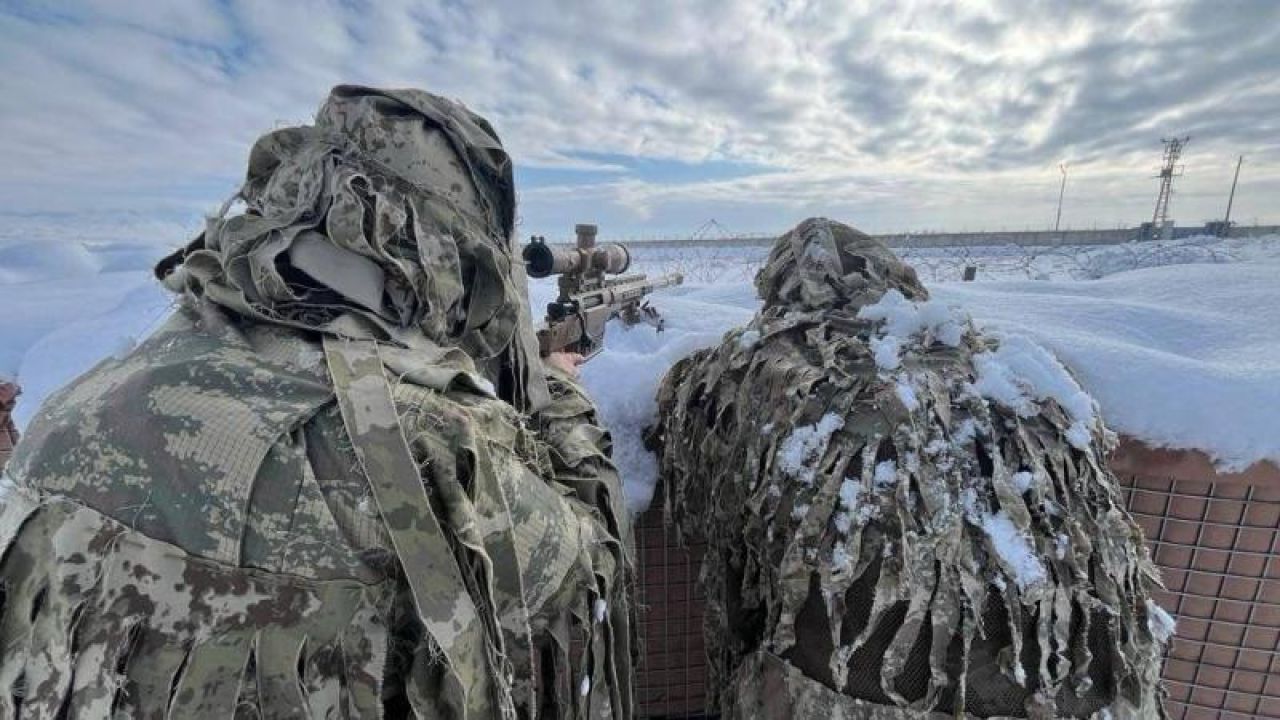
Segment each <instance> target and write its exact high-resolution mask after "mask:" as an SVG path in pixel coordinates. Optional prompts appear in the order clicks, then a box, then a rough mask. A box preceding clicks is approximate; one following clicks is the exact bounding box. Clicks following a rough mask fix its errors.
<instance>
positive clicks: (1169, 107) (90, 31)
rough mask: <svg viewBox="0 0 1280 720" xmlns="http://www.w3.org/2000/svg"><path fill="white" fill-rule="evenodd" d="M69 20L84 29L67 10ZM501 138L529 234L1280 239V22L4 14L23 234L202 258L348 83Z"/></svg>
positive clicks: (1011, 13) (1262, 14)
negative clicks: (1181, 167)
mask: <svg viewBox="0 0 1280 720" xmlns="http://www.w3.org/2000/svg"><path fill="white" fill-rule="evenodd" d="M54 8H56V9H54ZM341 82H355V83H366V84H380V85H386V86H413V87H421V88H425V89H429V90H432V91H434V92H436V93H440V94H445V95H449V96H452V97H456V98H458V99H460V100H462V101H463V102H465V103H466V104H467V105H469V106H470V107H472V108H473V109H475V110H477V111H479V112H481V113H482V114H484V115H486V116H487V117H489V119H490V120H491V121H492V122H493V123H494V125H495V126H496V127H497V128H498V131H499V133H500V134H501V135H502V137H503V139H504V141H505V142H506V144H507V146H508V148H509V150H510V151H511V153H512V155H513V156H514V157H515V159H516V164H517V180H518V183H519V187H520V199H521V209H520V215H521V218H522V227H521V233H522V234H529V233H541V234H547V235H551V236H563V235H566V234H567V233H568V232H569V230H570V228H571V226H572V224H573V223H574V222H583V221H596V222H598V223H600V224H601V225H602V226H603V230H604V232H605V233H606V234H609V235H616V236H622V237H634V236H642V235H662V234H682V233H683V234H686V235H687V234H689V233H691V232H693V231H694V230H695V229H696V228H698V227H699V226H700V225H702V224H703V223H704V222H706V221H707V220H709V219H713V218H714V219H715V220H717V221H718V223H719V225H720V226H723V227H725V228H728V229H729V230H731V231H737V232H750V231H762V232H765V231H777V230H781V229H785V228H786V227H789V226H790V225H792V224H793V223H795V222H796V221H798V220H799V219H801V218H803V217H806V216H809V215H814V214H824V215H828V216H831V217H836V218H839V219H841V220H844V221H847V222H850V223H852V224H854V225H857V226H859V227H862V228H863V229H866V230H869V231H873V232H887V231H910V230H921V229H950V230H962V229H969V230H977V229H1000V228H1010V229H1013V228H1023V227H1028V226H1030V227H1045V226H1051V225H1052V223H1053V216H1054V210H1055V203H1056V200H1057V193H1058V182H1059V178H1060V175H1059V172H1058V165H1059V163H1063V162H1065V163H1068V167H1069V177H1068V185H1067V192H1066V203H1065V210H1064V213H1063V223H1064V225H1068V226H1073V227H1089V226H1093V225H1097V226H1112V227H1114V226H1117V225H1121V224H1124V225H1132V224H1136V223H1138V222H1140V221H1142V220H1146V219H1150V215H1151V210H1152V206H1153V204H1154V200H1155V194H1156V187H1157V182H1156V180H1154V179H1152V177H1151V176H1152V175H1153V173H1154V171H1155V168H1156V166H1157V165H1158V163H1159V159H1160V150H1161V146H1160V138H1161V137H1162V136H1168V135H1174V134H1177V135H1183V134H1188V135H1191V136H1192V139H1191V142H1190V144H1189V146H1188V149H1187V152H1186V153H1185V155H1184V161H1185V166H1186V172H1185V175H1184V176H1183V177H1182V178H1181V179H1180V181H1179V183H1178V185H1177V190H1178V192H1177V194H1176V195H1175V198H1174V203H1173V215H1174V216H1175V217H1176V218H1177V219H1178V221H1179V222H1180V223H1183V224H1192V223H1200V222H1203V221H1204V220H1206V219H1211V218H1217V217H1220V216H1221V214H1222V212H1223V210H1224V207H1225V204H1226V193H1227V190H1228V188H1229V185H1230V179H1231V172H1232V170H1233V169H1234V164H1235V158H1236V156H1237V155H1238V154H1244V155H1245V156H1246V159H1245V165H1244V171H1243V173H1242V175H1241V190H1240V192H1239V194H1238V195H1237V198H1236V206H1235V210H1234V211H1233V215H1234V216H1235V217H1236V218H1237V219H1239V220H1241V221H1244V222H1249V221H1252V220H1254V219H1256V220H1258V221H1261V222H1271V223H1280V200H1278V199H1280V2H1273V1H1271V0H1256V1H1241V2H1231V1H1229V0H1201V1H1197V2H1165V1H1162V0H1153V1H1147V0H1142V1H1140V0H1124V1H1123V2H1079V3H1073V2H1033V1H1029V0H1008V1H1006V2H981V3H978V2H975V3H963V4H961V3H948V4H936V3H924V2H910V1H903V0H898V1H896V2H891V3H883V4H881V3H864V2H849V1H847V0H843V1H840V0H838V1H836V2H830V3H824V2H793V1H791V0H776V1H773V2H764V1H760V2H752V1H748V0H715V1H711V2H670V3H666V2H654V1H646V2H623V3H608V2H591V1H586V0H579V1H578V2H574V3H568V2H562V3H553V2H543V1H541V0H522V1H520V2H512V3H490V2H484V3H476V4H470V3H466V2H457V1H456V0H449V1H447V2H440V3H436V2H400V1H398V0H378V1H377V2H370V3H363V2H357V1H355V0H347V1H346V2H308V3H294V2H286V1H282V0H270V1H266V0H264V1H263V2H241V1H240V0H183V1H181V2H179V1H169V2H155V3H150V2H143V1H142V0H131V1H129V2H119V1H117V0H101V1H100V2H59V3H57V4H52V3H43V2H32V3H27V2H21V1H19V2H13V1H12V0H0V157H2V158H3V159H2V160H0V240H13V239H24V238H27V239H29V238H49V239H51V240H52V239H68V238H72V239H80V240H103V239H137V240H144V241H148V242H158V243H167V244H173V243H176V242H180V241H182V239H183V236H184V235H185V234H186V233H188V232H190V230H191V229H193V228H195V227H196V226H197V225H198V223H199V219H200V217H201V216H202V214H204V213H206V212H208V211H210V210H211V209H213V208H215V207H216V206H217V205H218V204H219V203H220V201H221V200H222V199H223V198H224V197H226V196H227V195H228V194H230V193H231V192H232V191H233V190H234V188H235V187H236V185H237V183H238V180H239V178H240V176H241V173H242V169H243V164H244V161H245V158H246V156H247V153H248V148H249V146H250V144H251V143H252V142H253V140H254V139H255V138H256V137H257V136H258V135H260V134H261V133H263V132H265V131H268V130H271V129H273V128H275V127H279V126H282V125H289V124H299V123H305V122H307V121H308V119H309V117H310V116H311V113H312V112H314V110H315V109H316V108H317V107H318V106H319V104H320V102H321V101H322V100H323V98H324V96H325V94H326V91H327V90H328V88H329V87H330V86H332V85H334V84H336V83H341Z"/></svg>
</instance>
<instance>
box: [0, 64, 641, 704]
mask: <svg viewBox="0 0 1280 720" xmlns="http://www.w3.org/2000/svg"><path fill="white" fill-rule="evenodd" d="M239 198H240V199H242V200H243V203H244V207H245V209H244V212H243V213H242V214H239V215H235V216H228V215H227V212H226V209H224V212H223V213H222V214H221V215H220V216H219V217H215V218H212V219H211V220H210V221H209V223H208V226H207V228H206V230H205V232H204V233H203V234H202V235H201V236H200V237H198V238H197V239H196V240H195V241H194V242H192V243H191V244H190V245H189V246H187V247H186V248H185V250H183V251H181V252H179V253H176V254H175V255H174V256H172V257H170V258H168V259H166V260H165V261H162V262H161V264H160V265H159V266H158V268H157V274H158V275H159V276H160V278H161V279H162V280H163V282H164V284H165V285H166V286H167V287H168V288H170V289H171V290H173V291H174V292H175V293H177V295H178V297H179V306H178V309H177V311H176V312H175V313H174V314H173V316H172V317H171V318H170V319H169V320H168V322H167V324H165V325H164V326H163V327H162V328H161V329H160V330H159V331H158V332H156V333H155V334H154V335H153V336H151V337H150V338H148V339H147V340H146V341H144V342H143V343H141V344H140V345H139V346H138V348H137V349H136V350H135V351H133V352H132V353H130V354H129V355H128V356H126V357H122V358H116V359H108V360H106V361H104V362H103V363H101V364H100V365H98V366H97V367H95V368H94V369H93V370H91V371H90V372H89V373H87V374H86V375H84V376H83V377H81V378H79V379H78V380H76V381H75V382H73V383H72V384H70V385H69V386H68V387H66V388H65V389H63V390H62V391H60V392H59V393H57V394H56V395H54V396H53V397H51V398H50V399H49V401H48V402H46V403H45V405H44V407H43V409H42V410H41V411H40V414H39V417H38V418H36V419H35V421H34V422H33V423H32V424H31V426H30V428H29V430H28V432H27V435H26V437H25V438H24V440H23V441H22V442H21V443H20V444H19V446H18V449H17V452H16V454H15V455H14V457H13V460H12V462H11V464H10V466H9V472H8V474H9V476H10V477H11V478H12V481H13V484H14V487H11V488H9V489H8V490H7V491H6V494H5V496H4V498H3V505H2V508H3V510H2V512H0V553H3V555H2V560H0V588H2V589H3V605H0V647H3V653H2V654H0V717H5V718H14V717H17V718H23V717H54V716H55V715H56V716H58V717H64V716H65V717H70V718H105V717H109V716H112V717H138V718H159V717H166V716H167V717H175V718H225V717H232V716H235V717H263V718H283V717H325V718H339V717H341V718H348V717H349V718H356V717H359V718H375V717H417V718H437V717H440V718H444V717H447V718H473V719H482V718H513V717H532V716H533V715H535V714H538V715H539V716H543V717H553V718H554V717H591V718H628V717H630V715H631V702H632V701H631V688H630V677H631V671H630V661H631V638H632V626H631V622H632V621H631V618H632V611H631V608H630V607H629V605H628V602H627V590H628V588H627V584H628V580H627V579H628V577H629V572H630V570H629V563H630V557H629V551H628V549H627V548H628V543H629V538H628V533H629V530H628V524H627V523H628V520H627V517H626V515H625V511H624V510H623V507H622V499H623V497H622V492H621V488H620V487H619V482H618V477H617V474H616V472H615V470H614V469H613V466H612V465H611V463H610V460H609V458H608V438H607V435H606V434H605V433H604V432H603V431H602V430H601V429H600V427H599V426H598V423H597V422H596V419H595V413H594V410H593V407H592V405H591V403H590V402H589V401H588V400H587V398H586V397H585V396H584V395H583V392H582V390H581V388H580V387H579V386H578V385H577V384H575V382H574V381H573V380H572V379H571V378H570V377H569V376H568V374H566V373H563V372H560V371H558V370H555V369H550V368H549V367H548V366H545V365H544V364H543V361H542V360H541V359H540V358H539V357H538V352H537V344H536V339H535V337H534V335H533V332H532V328H531V326H530V319H529V312H528V308H527V300H526V296H525V293H526V287H525V279H524V275H523V268H522V265H521V263H520V262H519V261H513V253H512V245H511V242H512V236H513V225H514V213H515V196H514V191H513V187H512V174H511V163H510V160H509V158H508V156H507V155H506V153H505V152H504V151H503V149H502V145H501V144H500V142H499V141H498V138H497V136H496V135H495V133H494V131H493V129H492V128H491V127H490V126H489V124H488V123H487V122H485V121H484V120H483V119H482V118H480V117H478V116H476V115H474V114H472V113H471V112H469V111H468V110H466V109H465V108H464V107H462V106H461V105H459V104H457V103H454V102H451V101H449V100H445V99H442V98H439V97H436V96H434V95H430V94H427V93H424V92H420V91H414V90H395V91H384V90H375V89H371V88H362V87H352V86H340V87H337V88H335V89H334V91H333V93H332V94H331V95H330V97H329V99H328V101H327V102H326V103H325V104H324V106H323V107H322V108H321V109H320V111H319V113H318V115H317V117H316V120H315V124H314V125H313V126H304V127H293V128H288V129H282V130H279V131H276V132H272V133H270V134H268V135H266V136H264V137H263V138H261V139H260V140H259V141H258V142H257V144H256V145H255V146H254V148H253V150H252V153H251V155H250V158H249V169H248V176H247V180H246V182H245V184H244V186H243V188H242V189H241V190H240V192H239ZM60 713H63V714H60Z"/></svg>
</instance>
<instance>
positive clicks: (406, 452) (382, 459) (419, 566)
mask: <svg viewBox="0 0 1280 720" xmlns="http://www.w3.org/2000/svg"><path fill="white" fill-rule="evenodd" d="M324 350H325V356H326V358H327V360H328V364H329V371H330V373H331V374H332V376H333V384H334V391H335V392H336V394H337V397H338V407H339V409H340V410H341V412H342V419H343V422H344V423H345V425H346V427H347V432H348V433H349V434H350V436H351V442H352V446H353V448H354V450H355V454H356V457H357V458H358V459H359V461H360V466H361V469H362V470H363V471H364V474H365V476H366V477H367V478H368V480H369V486H370V488H372V490H373V497H374V500H375V501H376V502H377V503H378V510H379V512H380V513H381V515H382V520H383V522H384V523H386V527H387V530H388V532H389V534H390V536H391V541H392V544H393V546H394V547H395V551H396V555H397V556H398V557H399V559H400V565H401V567H402V568H403V569H404V575H405V578H406V580H407V581H408V585H409V590H410V592H411V593H412V596H413V602H414V606H415V609H416V610H417V612H418V617H419V618H420V619H421V620H422V624H423V625H424V627H425V629H426V632H427V633H428V634H429V635H430V636H431V639H432V640H433V641H434V643H435V645H436V647H438V648H439V649H440V652H441V653H442V655H443V657H442V658H441V660H442V661H443V663H444V665H445V676H446V686H447V687H449V688H450V689H451V690H453V691H454V692H457V693H458V694H459V698H458V700H460V702H459V705H460V706H461V707H462V709H463V713H464V714H463V717H466V716H467V715H470V716H472V717H479V718H489V717H508V718H510V717H514V714H515V710H514V708H513V707H512V704H511V700H510V694H509V693H508V692H506V691H505V687H506V684H507V683H506V679H505V678H504V677H503V674H502V671H501V670H500V669H499V668H500V667H501V666H502V663H500V662H498V658H497V657H496V654H497V651H496V650H495V649H494V648H493V647H492V644H491V641H490V639H489V638H488V637H486V632H485V627H484V623H483V622H482V621H481V619H480V616H479V614H478V612H477V610H476V606H475V603H474V602H473V600H472V597H471V593H470V592H469V591H468V588H467V583H466V581H465V579H464V578H463V575H462V572H461V570H460V569H459V568H458V563H457V560H456V558H455V556H454V550H453V548H452V546H451V545H450V544H449V541H448V539H447V538H446V537H445V533H444V529H443V528H441V526H440V522H439V519H438V518H437V517H436V515H435V513H434V512H433V511H432V509H431V503H430V500H429V499H428V498H427V492H426V488H425V486H424V485H423V481H422V478H421V477H420V476H419V473H418V466H417V464H416V463H415V462H414V460H413V454H412V452H411V451H410V449H409V445H408V443H407V442H406V441H405V438H404V433H403V432H402V431H401V428H400V422H399V418H398V415H397V414H396V408H395V402H394V400H393V399H392V397H391V390H390V388H389V387H388V386H387V381H386V376H385V374H384V372H383V364H382V360H381V358H380V357H379V356H378V348H377V344H376V343H374V342H371V341H367V340H361V341H346V340H338V339H335V338H332V337H328V336H326V337H325V338H324Z"/></svg>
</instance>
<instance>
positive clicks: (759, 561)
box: [658, 219, 1169, 720]
mask: <svg viewBox="0 0 1280 720" xmlns="http://www.w3.org/2000/svg"><path fill="white" fill-rule="evenodd" d="M756 287H757V289H758V291H759V293H760V296H761V298H762V299H763V300H764V307H763V309H762V310H761V311H760V312H759V313H758V314H757V315H756V317H755V318H754V319H753V320H752V322H751V323H750V324H749V325H748V326H747V327H745V328H742V329H740V330H735V331H733V332H732V333H730V334H729V335H727V336H726V337H725V339H724V342H723V343H722V344H721V345H720V346H719V347H717V348H714V349H712V350H708V351H703V352H700V353H697V354H696V355H694V356H691V357H689V358H686V359H685V360H683V361H682V362H681V363H680V364H678V365H677V366H676V367H675V368H673V370H672V371H671V373H670V374H669V375H668V377H667V378H666V380H665V381H664V383H663V385H662V389H661V391H660V393H659V407H660V410H659V412H660V418H661V425H660V427H659V428H658V431H659V435H660V439H661V440H662V445H661V450H660V452H661V476H662V478H663V482H664V483H665V489H666V502H667V507H668V512H669V513H671V514H672V515H673V516H674V519H675V521H676V523H677V526H678V528H679V530H680V531H681V532H682V533H683V534H684V536H685V537H692V538H694V539H699V540H705V541H706V542H707V543H708V550H707V555H706V560H705V563H704V566H703V581H704V582H705V585H706V592H707V596H708V609H707V620H706V628H705V634H706V639H707V643H708V648H709V650H708V653H709V659H710V664H711V673H712V676H713V678H712V686H713V690H714V692H715V693H716V694H717V695H718V697H717V698H716V702H717V704H718V707H719V708H720V709H721V710H722V711H723V712H724V713H725V714H726V715H727V716H730V717H741V718H747V717H771V718H784V717H785V718H790V717H797V718H822V719H823V720H826V719H827V718H922V717H937V718H944V717H1032V718H1049V717H1063V716H1066V717H1097V718H1104V717H1114V718H1134V717H1143V718H1146V717H1157V716H1159V715H1160V714H1161V712H1162V711H1161V709H1160V698H1161V693H1162V691H1161V689H1160V686H1159V681H1158V677H1159V669H1160V659H1161V655H1162V651H1163V647H1164V642H1165V641H1166V639H1167V633H1168V630H1169V628H1168V625H1167V621H1168V616H1167V615H1164V613H1163V611H1161V610H1159V608H1157V607H1156V606H1154V605H1152V604H1151V602H1150V600H1149V597H1148V590H1149V588H1151V587H1152V585H1153V583H1157V582H1158V580H1157V576H1156V571H1155V569H1154V567H1153V565H1152V564H1151V562H1150V560H1149V559H1148V557H1147V554H1146V550H1145V548H1144V546H1143V542H1142V537H1141V533H1140V531H1139V529H1138V528H1137V526H1136V525H1135V524H1134V523H1133V521H1132V520H1131V518H1130V517H1129V515H1128V514H1127V513H1126V511H1125V510H1124V507H1123V504H1122V500H1121V497H1120V494H1119V491H1118V490H1117V486H1116V483H1115V481H1114V478H1113V476H1112V475H1111V474H1110V473H1109V472H1108V471H1107V469H1106V466H1105V464H1104V457H1103V454H1104V450H1105V447H1106V445H1107V444H1108V443H1109V442H1112V441H1113V438H1114V436H1113V435H1111V434H1110V433H1108V432H1107V431H1106V430H1105V429H1104V428H1103V427H1102V425H1101V423H1100V422H1099V421H1097V420H1096V419H1095V418H1094V416H1093V415H1092V413H1093V411H1094V410H1095V406H1094V404H1093V403H1092V401H1091V400H1089V399H1088V397H1087V396H1085V395H1084V394H1083V393H1082V392H1080V391H1079V389H1078V387H1076V386H1075V385H1074V381H1071V380H1070V377H1069V375H1067V373H1066V372H1065V370H1062V369H1061V366H1060V365H1057V364H1056V361H1053V360H1052V358H1051V357H1050V356H1048V355H1047V354H1043V351H1039V352H1040V353H1042V354H1043V357H1042V358H1041V359H1044V360H1047V361H1048V364H1052V365H1053V366H1054V367H1056V368H1057V369H1058V371H1059V372H1060V376H1058V379H1059V380H1062V381H1063V382H1064V383H1065V384H1068V385H1069V386H1070V387H1075V393H1076V394H1074V395H1063V394H1061V393H1058V394H1056V395H1054V397H1056V398H1058V399H1048V398H1047V397H1035V396H1034V395H1033V396H1030V397H1028V396H1027V393H1028V392H1029V389H1028V388H1027V387H1025V386H1020V385H1019V383H1020V382H1021V381H1019V380H1017V379H1016V378H1015V379H1010V377H1009V376H1008V375H1007V374H1005V375H1001V374H1000V373H1001V372H1003V371H1005V370H1008V368H1004V367H1003V366H1001V365H1000V361H1001V358H1002V357H1004V356H1003V355H1001V350H1000V348H999V347H998V346H997V343H996V342H995V341H994V340H993V339H991V338H987V337H984V336H983V335H981V334H980V333H978V332H976V331H975V330H974V329H973V328H972V325H971V323H969V322H968V321H967V320H966V319H964V318H962V317H956V316H953V314H952V310H951V309H949V308H946V307H943V306H940V305H938V304H937V303H931V302H928V293H927V292H926V291H925V289H924V287H923V286H921V284H920V282H919V281H918V280H917V278H916V275H915V272H914V271H913V270H912V269H911V268H910V267H908V266H906V265H904V264H902V263H901V262H900V261H899V260H898V259H897V258H896V257H895V256H894V255H893V254H892V253H891V252H890V251H889V250H888V249H887V248H885V247H884V246H883V245H881V244H880V243H879V242H877V241H875V240H873V239H871V238H869V237H867V236H866V235H863V234H862V233H860V232H858V231H856V230H853V229H852V228H849V227H846V226H844V225H840V224H838V223H834V222H831V221H828V220H822V219H815V220H808V221H806V222H804V223H802V224H801V225H800V226H798V227H797V228H795V229H794V230H792V231H791V232H789V233H787V234H786V235H784V236H782V237H781V238H780V239H779V240H778V241H777V244H776V245H775V246H774V248H773V251H772V253H771V255H770V257H769V261H768V264H767V266H766V267H764V268H763V269H762V270H761V272H760V273H759V274H758V276H757V277H756ZM1011 342H1012V340H1011ZM1011 348H1013V349H1016V347H1014V346H1010V348H1005V351H1010V350H1011ZM1032 357H1034V356H1032ZM1015 365H1016V363H1015ZM1046 366H1047V365H1046ZM1000 379H1003V380H1006V381H1008V382H1007V383H1006V385H1004V386H999V387H997V385H996V384H995V383H996V381H997V380H1000ZM1031 379H1032V380H1035V378H1031ZM1024 380H1025V378H1024ZM997 389H1002V390H1004V391H1006V392H1004V393H1003V394H1001V393H999V392H996V390H997ZM1055 392H1057V391H1056V390H1055ZM988 395H994V396H997V397H1001V398H1002V401H1001V402H995V401H992V400H991V399H990V398H989V397H987V396H988Z"/></svg>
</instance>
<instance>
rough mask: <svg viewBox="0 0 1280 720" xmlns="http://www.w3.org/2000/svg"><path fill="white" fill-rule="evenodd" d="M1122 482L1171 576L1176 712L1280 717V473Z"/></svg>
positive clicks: (1171, 706)
mask: <svg viewBox="0 0 1280 720" xmlns="http://www.w3.org/2000/svg"><path fill="white" fill-rule="evenodd" d="M1121 484H1122V487H1123V490H1124V494H1125V498H1126V502H1127V504H1128V506H1129V511H1130V512H1131V513H1132V514H1133V516H1134V519H1136V520H1137V521H1138V523H1139V524H1140V525H1142V528H1143V530H1144V531H1145V532H1146V535H1147V541H1148V543H1149V545H1150V547H1151V552H1152V556H1153V558H1154V559H1155V561H1156V563H1157V564H1158V565H1160V568H1161V571H1162V573H1163V576H1164V581H1165V585H1166V586H1167V590H1166V591H1165V592H1161V593H1158V594H1157V597H1156V599H1157V600H1158V601H1159V602H1160V604H1161V605H1162V606H1164V607H1165V609H1167V610H1169V611H1170V612H1171V613H1172V614H1173V615H1174V617H1175V618H1177V621H1178V630H1177V635H1176V638H1175V640H1174V642H1173V646H1172V647H1171V648H1170V651H1169V655H1168V658H1167V660H1166V662H1165V668H1164V676H1165V679H1166V680H1167V681H1168V688H1169V702H1168V704H1167V710H1168V711H1169V715H1170V717H1171V718H1173V720H1181V719H1185V720H1193V719H1194V720H1202V719H1203V720H1209V719H1214V720H1237V719H1239V718H1280V559H1277V555H1280V479H1277V482H1274V483H1266V484H1249V483H1243V482H1216V483H1215V482H1190V481H1185V480H1184V481H1177V480H1171V479H1167V478H1155V477H1145V476H1130V477H1125V478H1122V479H1121Z"/></svg>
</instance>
